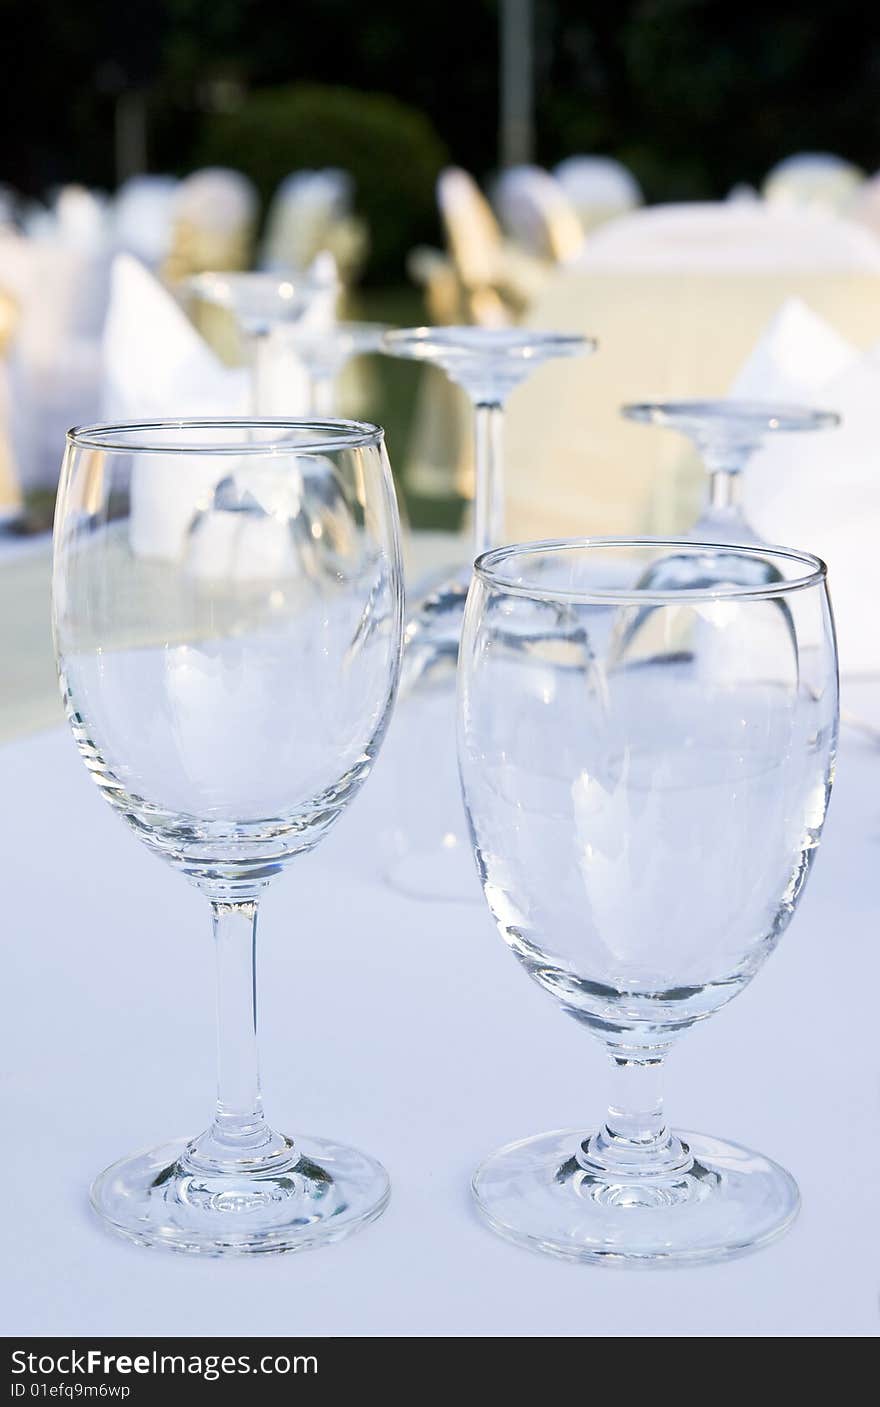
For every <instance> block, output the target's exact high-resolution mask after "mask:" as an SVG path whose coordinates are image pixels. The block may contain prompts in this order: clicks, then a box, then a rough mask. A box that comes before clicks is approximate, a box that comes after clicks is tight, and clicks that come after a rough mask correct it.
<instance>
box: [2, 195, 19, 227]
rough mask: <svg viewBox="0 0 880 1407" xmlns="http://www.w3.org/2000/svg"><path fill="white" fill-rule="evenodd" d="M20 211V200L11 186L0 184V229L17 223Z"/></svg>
mask: <svg viewBox="0 0 880 1407" xmlns="http://www.w3.org/2000/svg"><path fill="white" fill-rule="evenodd" d="M18 211H19V200H18V196H17V195H16V193H15V191H14V190H13V189H12V187H11V186H4V185H0V230H2V229H6V228H11V227H13V226H14V225H15V222H16V219H17V217H18Z"/></svg>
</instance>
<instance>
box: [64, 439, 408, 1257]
mask: <svg viewBox="0 0 880 1407" xmlns="http://www.w3.org/2000/svg"><path fill="white" fill-rule="evenodd" d="M169 470H170V471H171V473H170V475H169V474H168V473H167V471H169ZM160 474H163V475H165V477H164V478H163V480H162V485H163V489H164V491H163V493H162V494H160V495H159V505H160V506H161V505H162V504H164V503H165V500H166V499H167V496H168V491H167V488H166V487H165V486H167V485H169V484H173V483H177V484H179V485H184V484H186V482H187V480H190V479H195V480H196V482H197V484H201V485H202V499H201V502H199V498H198V494H196V495H190V496H187V497H184V498H183V499H182V502H183V504H184V506H185V508H186V511H187V512H188V513H189V524H188V531H187V532H185V533H184V534H182V535H181V536H180V538H179V539H177V541H178V543H179V546H178V549H177V550H175V551H174V552H171V551H170V550H166V551H165V553H164V555H163V556H162V557H161V558H160V559H157V558H156V557H154V556H151V555H150V552H149V550H148V544H149V543H150V541H152V539H150V537H149V535H147V536H145V535H144V532H143V524H142V523H139V522H138V518H139V517H140V516H143V514H144V513H145V512H146V513H147V514H148V515H149V514H154V513H155V512H156V511H157V500H156V498H155V496H151V495H150V494H149V493H148V492H147V490H148V489H149V488H150V487H151V480H152V479H153V478H154V477H155V476H156V475H160ZM328 486H329V487H328ZM328 499H330V500H332V501H333V503H334V504H335V506H336V512H335V517H334V520H333V524H332V531H322V532H320V533H317V534H316V532H315V531H314V527H315V524H316V523H319V524H323V523H324V522H325V521H326V503H327V501H328ZM145 544H146V545H147V546H145ZM53 601H54V629H55V645H56V652H57V658H58V668H59V677H60V681H61V687H62V693H63V697H64V701H65V705H66V709H67V715H68V719H69V721H70V725H71V728H72V730H73V734H74V738H75V740H76V743H77V745H78V747H79V750H80V752H81V754H82V757H83V760H84V762H85V764H86V766H87V767H88V769H89V771H90V773H91V775H92V777H93V779H94V780H95V782H96V783H97V784H98V786H99V788H100V789H101V792H102V794H103V795H104V797H105V798H106V800H107V801H108V802H109V803H110V804H111V805H112V806H113V807H114V808H115V809H116V810H117V811H118V813H119V815H120V816H121V817H122V819H123V820H125V821H126V822H127V823H128V824H129V826H130V827H131V828H132V830H133V831H134V832H135V834H136V835H137V836H138V837H139V838H140V839H141V840H142V841H143V842H144V843H145V844H146V845H147V846H148V847H149V848H150V849H151V850H152V851H153V852H154V853H155V854H157V855H159V856H161V857H163V858H164V859H165V860H166V861H167V862H168V863H169V864H170V865H172V866H173V867H174V868H175V869H176V870H178V871H179V872H180V873H181V874H183V875H185V876H186V877H187V878H188V879H189V880H190V881H191V882H192V883H193V884H194V885H195V886H196V887H197V888H198V889H199V890H200V892H201V893H202V894H204V896H205V898H206V900H207V901H208V903H209V904H210V908H211V914H212V921H213V932H214V940H215V943H214V946H215V956H216V966H217V1014H218V1053H219V1072H218V1098H217V1104H216V1110H215V1114H214V1118H213V1120H212V1122H211V1123H210V1125H209V1127H208V1128H207V1130H206V1131H205V1132H203V1133H201V1134H200V1135H198V1136H197V1137H195V1138H191V1139H183V1140H179V1141H177V1142H173V1143H169V1144H166V1145H164V1146H162V1147H159V1148H154V1149H151V1150H149V1151H148V1152H145V1153H141V1154H138V1155H136V1156H134V1157H129V1158H126V1159H124V1160H123V1161H122V1162H120V1163H117V1164H116V1165H115V1166H113V1167H111V1168H109V1169H108V1170H107V1171H106V1172H104V1173H103V1174H101V1176H100V1177H98V1179H97V1181H96V1182H95V1183H94V1186H93V1188H92V1203H93V1206H94V1208H95V1210H96V1211H97V1212H98V1214H99V1215H100V1216H101V1217H102V1218H103V1219H104V1221H105V1223H106V1224H107V1225H108V1226H109V1227H110V1228H112V1229H113V1230H115V1231H116V1232H118V1233H120V1234H121V1235H123V1236H125V1237H127V1238H129V1239H130V1240H132V1241H135V1242H138V1243H141V1244H145V1245H155V1246H165V1247H168V1248H170V1249H173V1250H179V1251H191V1252H201V1253H207V1254H220V1253H232V1254H235V1253H238V1254H246V1253H265V1252H271V1251H288V1250H297V1249H300V1248H302V1247H306V1246H312V1245H317V1244H320V1243H322V1242H324V1241H332V1240H335V1239H338V1238H339V1237H341V1236H344V1235H346V1234H347V1233H349V1232H351V1231H353V1230H356V1229H357V1228H358V1227H359V1226H362V1225H363V1224H365V1223H366V1222H368V1221H370V1220H371V1219H373V1218H374V1217H376V1216H378V1215H379V1213H380V1212H381V1211H382V1209H383V1208H384V1206H385V1203H386V1201H387V1199H388V1193H389V1184H388V1177H387V1174H386V1173H385V1170H384V1169H383V1168H382V1167H381V1165H380V1164H379V1163H378V1162H376V1161H375V1159H373V1158H372V1157H369V1156H367V1155H366V1154H363V1153H360V1152H358V1151H357V1150H355V1149H352V1148H349V1147H346V1146H344V1145H343V1144H341V1143H338V1142H335V1141H333V1140H329V1139H326V1138H308V1137H307V1138H300V1137H299V1136H297V1137H295V1138H292V1139H291V1138H289V1137H288V1136H286V1135H284V1134H281V1133H278V1132H276V1131H275V1130H274V1129H273V1128H272V1127H271V1125H270V1124H269V1123H268V1122H267V1120H266V1117H265V1115H264V1112H263V1107H262V1100H261V1096H260V1084H259V1076H258V1067H257V1048H256V968H255V937H256V924H257V913H258V907H259V902H260V897H261V895H262V893H263V890H264V889H265V887H266V885H267V884H268V883H269V882H270V881H271V880H273V879H274V878H275V877H276V876H277V875H279V874H280V873H281V872H282V871H283V870H284V869H285V868H286V867H287V865H288V864H289V862H290V861H291V860H292V859H294V857H296V856H298V855H301V854H305V853H306V852H308V851H309V850H311V849H312V848H313V847H314V846H315V845H316V844H317V843H318V841H319V840H320V839H321V838H322V836H323V835H324V834H325V833H326V832H327V831H328V830H329V829H330V827H331V826H333V825H334V824H335V822H336V821H337V820H338V818H339V816H340V815H341V814H342V812H343V811H344V809H345V808H346V806H347V805H348V804H349V802H350V801H351V800H352V798H353V797H354V796H355V794H356V793H357V792H358V790H359V789H360V787H361V785H362V783H363V781H364V780H365V778H366V776H367V775H368V773H369V772H370V770H371V768H372V766H373V762H374V759H375V756H376V753H377V751H378V748H379V746H380V744H381V742H382V738H383V735H384V733H385V729H386V726H387V722H388V718H389V713H390V710H391V707H392V703H393V699H394V694H395V689H396V684H397V679H398V674H399V663H400V653H401V641H402V616H403V606H402V576H401V564H400V544H399V535H398V524H397V512H396V504H395V498H394V489H393V486H392V482H391V475H390V470H389V466H388V460H387V457H386V455H385V451H384V446H383V436H382V431H381V430H379V429H377V428H376V427H374V426H370V425H361V424H357V423H354V422H348V421H324V422H318V421H314V422H308V421H293V420H291V421H282V420H269V421H259V420H239V421H233V420H227V421H222V420H205V421H195V420H191V421H162V422H156V423H153V424H143V425H136V424H123V425H95V426H90V427H86V428H82V429H78V430H74V431H71V432H70V434H69V436H68V442H67V450H66V454H65V458H64V465H63V469H62V475H61V487H60V491H59V498H58V506H57V511H56V522H55V555H54V576H53Z"/></svg>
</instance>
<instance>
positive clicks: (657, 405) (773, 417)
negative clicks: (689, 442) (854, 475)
mask: <svg viewBox="0 0 880 1407" xmlns="http://www.w3.org/2000/svg"><path fill="white" fill-rule="evenodd" d="M620 414H621V415H622V417H623V418H624V420H632V421H634V422H635V423H636V424H639V425H654V426H656V427H657V428H658V429H662V430H680V429H681V428H682V425H683V422H685V421H690V422H691V423H692V424H694V425H697V424H698V422H700V421H703V422H704V423H705V422H709V421H711V422H712V425H711V426H709V425H708V424H707V427H706V428H714V427H715V425H718V426H719V427H721V428H724V426H725V422H726V425H727V428H729V429H730V430H731V431H735V430H736V429H737V428H742V426H743V425H744V424H745V426H746V427H747V428H749V429H756V430H765V431H767V432H768V433H769V432H772V431H774V430H789V431H791V430H795V431H796V430H801V431H811V430H835V429H837V428H838V426H839V425H840V423H841V416H840V414H839V412H838V411H836V410H823V409H822V408H821V407H819V406H810V405H802V404H799V403H798V402H795V401H774V400H767V401H762V400H756V399H755V398H754V397H742V398H737V397H734V396H731V397H725V396H716V397H711V396H697V397H694V398H693V399H675V398H674V397H671V398H670V399H669V400H647V401H627V402H626V403H625V404H623V405H622V406H621V407H620ZM794 422H798V423H797V424H795V423H794Z"/></svg>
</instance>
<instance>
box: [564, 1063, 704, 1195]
mask: <svg viewBox="0 0 880 1407" xmlns="http://www.w3.org/2000/svg"><path fill="white" fill-rule="evenodd" d="M665 1056H666V1051H665V1050H663V1051H652V1052H651V1053H650V1054H647V1053H645V1054H643V1053H641V1052H640V1053H639V1054H638V1055H632V1054H630V1053H629V1052H627V1053H626V1054H623V1053H622V1052H620V1051H616V1052H614V1053H613V1054H612V1055H611V1063H612V1068H613V1075H612V1085H611V1098H610V1100H609V1103H608V1112H607V1114H606V1116H605V1123H604V1125H603V1126H602V1128H601V1129H600V1130H599V1132H598V1133H597V1134H595V1135H594V1136H593V1137H592V1138H590V1139H588V1140H587V1141H586V1143H585V1144H584V1145H583V1147H582V1162H583V1163H584V1166H586V1167H589V1168H590V1170H591V1171H594V1172H600V1173H601V1174H602V1175H603V1176H604V1177H606V1178H607V1177H613V1176H619V1177H622V1178H630V1177H645V1176H648V1177H650V1176H652V1175H659V1176H668V1175H669V1174H670V1173H681V1172H684V1171H686V1170H687V1168H688V1167H690V1165H691V1161H692V1160H691V1159H690V1156H689V1154H688V1152H687V1149H686V1148H685V1147H684V1146H683V1145H682V1143H681V1142H680V1141H679V1139H677V1138H676V1137H675V1136H674V1134H672V1133H670V1131H669V1129H668V1127H667V1125H666V1119H665V1117H664V1113H663V1091H662V1080H663V1062H664V1060H665Z"/></svg>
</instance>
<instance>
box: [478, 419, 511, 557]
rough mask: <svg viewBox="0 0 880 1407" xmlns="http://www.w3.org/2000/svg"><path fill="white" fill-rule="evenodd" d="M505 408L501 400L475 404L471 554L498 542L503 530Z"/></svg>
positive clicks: (486, 549) (484, 550) (487, 549)
mask: <svg viewBox="0 0 880 1407" xmlns="http://www.w3.org/2000/svg"><path fill="white" fill-rule="evenodd" d="M503 438H504V409H503V406H502V405H501V402H500V401H492V402H487V401H478V402H477V403H476V404H475V405H474V470H475V485H474V557H479V555H480V553H481V552H488V551H489V549H490V547H493V546H495V545H496V544H497V543H499V542H500V541H501V535H502V532H503V529H504V464H503Z"/></svg>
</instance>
